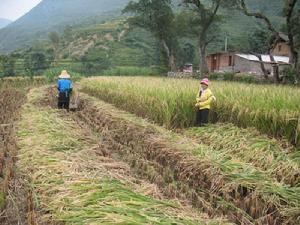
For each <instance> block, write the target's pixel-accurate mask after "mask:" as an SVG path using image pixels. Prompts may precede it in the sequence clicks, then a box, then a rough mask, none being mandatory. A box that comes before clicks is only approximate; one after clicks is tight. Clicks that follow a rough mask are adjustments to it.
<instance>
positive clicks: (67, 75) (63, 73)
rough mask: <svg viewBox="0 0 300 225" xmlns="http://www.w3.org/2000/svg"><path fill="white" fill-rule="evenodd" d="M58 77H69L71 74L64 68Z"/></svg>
mask: <svg viewBox="0 0 300 225" xmlns="http://www.w3.org/2000/svg"><path fill="white" fill-rule="evenodd" d="M58 78H60V79H70V78H71V76H70V74H68V72H67V71H66V70H63V71H61V74H60V75H59V76H58Z"/></svg>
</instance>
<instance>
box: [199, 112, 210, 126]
mask: <svg viewBox="0 0 300 225" xmlns="http://www.w3.org/2000/svg"><path fill="white" fill-rule="evenodd" d="M208 116H209V109H201V110H200V109H197V112H196V125H197V126H203V125H206V124H208Z"/></svg>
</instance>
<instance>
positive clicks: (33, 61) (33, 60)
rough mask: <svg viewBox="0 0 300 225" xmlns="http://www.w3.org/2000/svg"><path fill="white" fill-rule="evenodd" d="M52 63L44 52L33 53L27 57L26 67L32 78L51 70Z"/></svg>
mask: <svg viewBox="0 0 300 225" xmlns="http://www.w3.org/2000/svg"><path fill="white" fill-rule="evenodd" d="M49 65H50V62H48V61H47V58H46V56H45V54H44V53H42V52H33V53H31V54H29V55H27V56H26V58H25V62H24V67H25V71H26V72H27V73H28V75H29V76H30V77H33V76H34V75H37V74H39V73H41V72H42V71H43V70H46V69H48V68H49Z"/></svg>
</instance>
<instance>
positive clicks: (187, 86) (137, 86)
mask: <svg viewBox="0 0 300 225" xmlns="http://www.w3.org/2000/svg"><path fill="white" fill-rule="evenodd" d="M75 89H76V91H79V92H78V93H79V96H80V102H79V108H78V110H77V111H75V112H69V113H68V112H65V111H62V110H57V109H56V95H57V93H56V89H55V87H53V86H52V87H51V86H43V87H41V88H34V87H31V86H28V88H26V90H27V91H28V92H27V98H26V100H25V97H24V90H23V91H21V92H20V91H16V90H15V89H2V90H1V89H0V93H1V95H0V102H2V104H1V106H0V111H1V112H2V114H0V122H1V123H0V125H1V126H0V128H1V127H2V125H3V124H11V125H12V126H9V127H10V129H9V130H6V131H5V132H8V133H7V134H5V133H4V130H1V134H4V135H0V137H4V139H1V146H0V151H1V161H0V162H1V165H2V167H1V170H2V176H1V177H3V179H0V184H1V188H2V189H1V192H0V206H1V212H0V223H1V224H4V225H11V224H29V225H36V224H53V225H83V224H93V225H98V224H122V225H123V224H128V225H129V224H136V225H139V224H182V225H186V224H187V225H189V224H191V225H194V224H195V225H196V224H200V225H202V224H203V225H221V224H222V225H231V224H236V225H244V224H246V225H282V224H286V225H299V221H300V161H299V160H300V153H299V149H297V142H296V141H294V142H293V140H297V138H298V136H297V129H298V127H296V128H295V127H294V128H295V131H294V134H293V135H295V137H294V139H291V138H289V136H288V135H287V133H279V130H280V132H286V131H285V129H287V130H288V126H289V125H291V126H292V125H293V123H292V122H290V123H285V124H284V126H283V125H282V123H281V125H280V127H279V125H274V124H273V123H277V122H278V121H279V122H278V123H280V120H281V119H282V118H283V117H284V116H286V118H287V117H288V115H294V117H295V118H297V120H299V115H298V113H299V108H298V107H299V105H294V104H293V103H297V101H299V96H290V98H288V95H289V94H291V93H292V92H295V93H299V89H297V88H292V87H281V86H265V85H261V86H260V85H258V86H254V85H250V86H249V85H245V84H236V83H234V84H232V83H223V82H213V83H212V87H211V89H212V90H213V91H214V93H215V95H216V96H217V99H218V101H217V102H216V103H214V105H213V109H212V114H211V121H212V122H214V123H213V124H210V125H209V126H207V127H192V126H193V123H194V108H193V105H194V101H195V97H196V94H197V89H198V82H197V81H194V80H176V79H166V78H141V77H129V78H128V77H126V78H125V77H124V78H123V77H100V78H87V79H83V80H81V81H80V82H78V83H77V84H76V86H75ZM277 89H278V90H279V91H278V92H276V95H275V94H274V93H273V92H274V91H276V90H277ZM238 90H239V92H241V94H240V97H241V99H237V100H236V101H235V102H234V103H233V99H236V98H237V95H238ZM244 92H246V93H248V94H249V95H250V94H251V96H252V97H251V98H250V97H247V94H245V93H244ZM277 94H279V95H280V97H277ZM267 96H268V98H267ZM256 98H257V99H258V98H265V101H266V102H265V103H264V101H263V100H262V99H259V100H258V101H255V99H256ZM285 98H286V99H285ZM242 99H243V100H242ZM278 99H279V100H278ZM103 100H104V101H103ZM283 100H285V102H286V104H285V103H282V102H281V101H283ZM231 101H232V103H231ZM245 101H248V102H247V103H245ZM276 102H277V103H276ZM111 103H112V104H111ZM230 104H231V105H232V109H231V112H229V111H230V109H229V105H230ZM246 105H248V106H249V108H248V109H247V110H244V109H243V107H246ZM275 105H276V106H275ZM21 106H22V107H21ZM272 107H273V108H274V110H275V109H276V112H278V113H277V114H278V115H280V116H278V117H275V116H274V117H272V118H271V117H270V115H271V112H273V111H272V110H273V109H271V108H272ZM260 108H261V109H260ZM238 110H240V111H238ZM254 111H256V114H255V115H254ZM237 112H238V113H237ZM261 112H268V113H269V114H270V115H269V114H268V117H264V119H265V120H267V118H268V119H270V118H271V119H272V121H271V122H270V121H269V123H266V124H265V125H264V126H265V128H266V127H267V126H272V127H273V128H274V130H269V131H265V130H263V129H262V128H261V127H260V126H259V125H258V124H256V123H263V122H264V120H263V119H262V118H263V117H262V115H263V114H262V113H261ZM236 113H237V114H236ZM253 116H255V117H253ZM297 116H298V117H297ZM250 118H252V119H253V121H250V122H251V124H250V122H249V124H248V123H246V122H245V121H247V120H250ZM297 122H298V121H297ZM237 125H238V126H237ZM281 126H282V127H281ZM293 126H294V125H293ZM297 126H298V125H297ZM275 128H276V129H275ZM279 128H280V129H279ZM269 129H271V128H270V127H269ZM277 129H279V130H277ZM290 134H292V133H290ZM291 143H292V144H291ZM3 165H4V166H3ZM3 168H4V169H3ZM4 175H5V176H4Z"/></svg>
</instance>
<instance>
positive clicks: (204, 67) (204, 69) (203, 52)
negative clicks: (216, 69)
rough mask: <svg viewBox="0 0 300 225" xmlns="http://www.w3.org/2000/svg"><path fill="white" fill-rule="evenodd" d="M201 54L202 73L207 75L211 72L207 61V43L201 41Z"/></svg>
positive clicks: (200, 65)
mask: <svg viewBox="0 0 300 225" xmlns="http://www.w3.org/2000/svg"><path fill="white" fill-rule="evenodd" d="M199 55H200V64H199V67H200V68H199V69H200V74H201V76H205V75H207V74H208V73H209V70H208V66H207V62H206V44H203V43H202V42H199Z"/></svg>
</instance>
